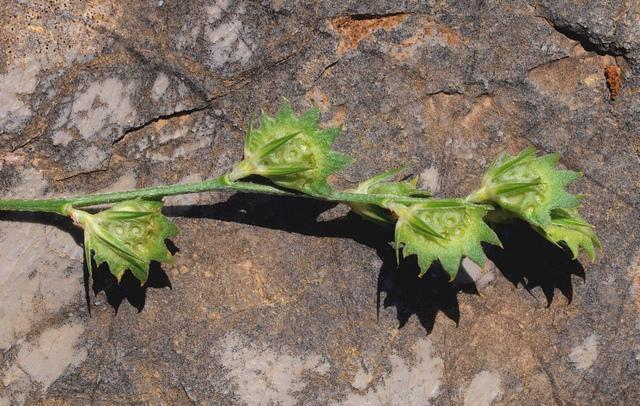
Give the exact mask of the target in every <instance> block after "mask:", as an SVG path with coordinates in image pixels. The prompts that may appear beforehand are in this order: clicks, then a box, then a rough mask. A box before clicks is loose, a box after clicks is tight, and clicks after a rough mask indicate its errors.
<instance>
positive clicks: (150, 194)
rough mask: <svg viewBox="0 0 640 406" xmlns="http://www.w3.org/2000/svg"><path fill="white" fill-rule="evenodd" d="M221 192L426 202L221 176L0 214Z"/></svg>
mask: <svg viewBox="0 0 640 406" xmlns="http://www.w3.org/2000/svg"><path fill="white" fill-rule="evenodd" d="M222 190H230V191H237V192H245V193H261V194H271V195H280V196H298V197H307V198H313V199H318V200H326V201H333V202H343V203H369V204H378V205H380V204H382V202H384V201H385V200H393V201H395V202H398V203H404V204H411V203H419V202H424V201H425V200H426V198H419V197H406V196H396V195H376V194H364V193H353V192H340V191H335V192H333V193H331V194H330V195H305V194H300V193H294V192H290V191H286V190H283V189H279V188H277V187H274V186H269V185H261V184H257V183H252V182H231V181H229V180H228V179H227V178H226V177H225V176H220V177H218V178H214V179H209V180H205V181H203V182H197V183H187V184H179V185H167V186H156V187H149V188H143V189H136V190H130V191H126V192H111V193H101V194H96V195H86V196H78V197H67V198H60V199H34V200H29V199H0V210H11V211H32V212H48V213H57V214H62V215H68V212H69V210H70V209H71V208H80V207H89V206H97V205H102V204H109V203H117V202H122V201H125V200H131V199H161V198H163V197H166V196H174V195H182V194H189V193H199V192H210V191H222Z"/></svg>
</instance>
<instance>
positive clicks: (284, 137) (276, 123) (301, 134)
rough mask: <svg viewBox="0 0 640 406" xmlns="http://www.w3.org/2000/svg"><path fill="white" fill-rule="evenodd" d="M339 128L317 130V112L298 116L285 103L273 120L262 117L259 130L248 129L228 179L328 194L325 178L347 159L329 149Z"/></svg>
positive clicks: (347, 160)
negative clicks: (262, 180) (254, 179)
mask: <svg viewBox="0 0 640 406" xmlns="http://www.w3.org/2000/svg"><path fill="white" fill-rule="evenodd" d="M339 134H340V129H338V128H324V129H322V128H320V127H318V111H317V110H315V109H314V110H310V111H307V112H306V113H304V114H302V115H301V116H299V117H298V116H297V115H296V114H295V113H294V112H293V110H292V109H291V104H290V103H289V102H285V104H284V105H283V106H282V108H281V109H280V111H279V112H278V114H277V115H276V116H275V117H270V116H268V115H266V114H264V113H263V114H262V115H261V117H260V120H259V126H258V128H250V129H249V132H248V134H247V140H246V143H245V148H244V159H243V160H242V161H240V162H238V163H237V164H236V165H235V166H234V169H233V171H232V172H231V174H230V175H229V179H230V180H232V181H234V180H238V179H241V178H244V177H247V176H249V175H261V176H264V177H267V178H269V179H271V181H273V182H274V183H275V184H277V185H280V186H283V187H286V188H289V189H294V190H299V191H302V192H305V193H311V194H321V195H323V194H328V193H329V192H330V190H331V189H330V187H329V184H328V182H327V177H328V176H329V175H331V174H332V173H334V172H337V171H339V170H340V169H342V168H344V167H345V166H347V165H348V163H349V162H350V159H349V157H347V156H346V155H342V154H339V153H337V152H335V151H333V150H332V149H331V147H332V145H333V142H334V141H335V139H336V137H337V136H338V135H339Z"/></svg>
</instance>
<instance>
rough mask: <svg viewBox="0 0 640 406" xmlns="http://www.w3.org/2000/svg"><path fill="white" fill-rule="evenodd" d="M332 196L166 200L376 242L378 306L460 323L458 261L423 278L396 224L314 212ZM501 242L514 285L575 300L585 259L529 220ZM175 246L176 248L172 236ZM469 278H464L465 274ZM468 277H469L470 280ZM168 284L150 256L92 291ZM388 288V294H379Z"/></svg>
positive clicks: (493, 250)
mask: <svg viewBox="0 0 640 406" xmlns="http://www.w3.org/2000/svg"><path fill="white" fill-rule="evenodd" d="M334 206H335V204H334V203H329V202H323V201H317V200H310V199H309V200H308V199H301V198H297V197H283V196H269V195H259V194H240V193H238V194H234V195H232V196H231V197H230V198H229V199H227V200H226V201H224V202H221V203H217V204H212V205H200V206H172V207H167V208H165V213H166V214H168V215H169V216H176V217H188V218H210V219H215V220H220V221H229V222H236V223H242V224H248V225H254V226H259V227H265V228H270V229H277V230H283V231H287V232H292V233H298V234H302V235H310V236H319V237H330V238H349V239H353V240H354V241H356V242H358V243H361V244H364V245H366V246H368V247H371V248H373V249H375V250H376V253H377V255H378V256H379V257H380V259H381V260H382V266H381V268H380V270H379V274H378V289H377V291H378V292H377V299H378V300H377V309H376V312H377V314H379V310H380V306H381V305H382V306H384V307H385V308H387V307H395V308H396V317H397V319H398V322H399V326H400V327H402V326H404V325H405V324H406V323H407V322H408V320H409V319H410V318H411V316H412V315H414V314H415V315H416V317H417V318H418V320H419V322H420V324H421V325H422V326H423V327H424V329H425V330H426V331H427V333H430V332H431V331H432V330H433V327H434V324H435V320H436V317H437V315H438V313H439V312H442V313H443V314H444V315H445V316H447V317H448V318H449V319H451V320H453V321H454V322H455V323H456V324H458V322H459V320H460V309H459V302H458V294H459V293H465V294H477V293H478V292H477V289H476V287H475V285H474V284H473V281H472V279H470V277H469V276H468V275H466V274H465V271H464V270H463V269H460V273H459V277H458V278H456V280H455V281H454V282H450V281H449V278H448V275H447V274H446V273H445V272H444V271H443V270H442V269H441V268H440V266H439V265H438V264H437V263H436V264H434V266H432V267H431V269H429V271H428V272H427V274H426V275H425V276H424V277H423V278H418V274H419V268H418V265H417V262H416V259H415V257H409V258H407V259H403V260H401V262H400V264H399V265H398V264H397V263H396V256H395V250H394V249H393V247H392V246H391V245H390V241H393V229H392V228H391V227H383V226H379V225H376V224H373V223H370V222H367V221H365V220H363V219H361V218H360V217H359V216H357V215H354V214H352V213H349V214H347V215H346V216H343V217H339V218H336V219H333V220H329V221H317V220H315V219H317V218H318V216H320V214H321V213H323V212H325V211H327V210H329V209H331V208H332V207H334ZM0 220H11V221H25V222H38V223H41V224H48V225H53V226H55V227H58V228H60V229H62V230H64V231H66V232H70V233H71V234H72V235H73V237H74V239H75V240H76V242H77V243H78V244H81V243H82V231H81V230H80V229H78V228H76V227H74V226H73V225H72V224H71V223H70V222H69V221H68V220H67V219H66V218H64V217H62V216H57V215H53V214H30V213H19V212H18V213H16V212H2V213H0ZM494 229H495V230H496V232H497V234H498V236H499V237H500V239H501V241H502V242H503V246H504V249H501V248H499V247H494V246H489V245H487V246H485V251H486V253H487V256H488V257H489V258H490V259H491V260H492V261H493V262H494V263H495V264H496V266H497V267H498V269H500V271H501V272H502V274H503V275H504V276H505V277H506V278H507V279H508V280H509V281H511V282H512V283H513V284H514V286H518V285H522V286H523V287H524V288H525V289H527V290H528V291H529V292H531V291H532V290H533V289H534V288H536V287H540V288H541V289H542V291H543V292H544V295H545V297H546V299H547V305H550V304H551V302H552V301H553V298H554V293H555V290H556V289H558V290H559V291H560V292H561V293H562V294H563V295H564V296H565V297H566V298H567V299H568V301H569V302H571V299H572V296H573V285H572V278H571V276H572V275H576V276H579V277H581V278H582V279H584V278H585V273H584V269H583V267H582V265H581V264H580V263H579V262H578V261H576V260H573V259H572V258H571V255H570V254H569V253H568V252H567V251H565V250H563V249H561V248H560V247H557V246H556V245H554V244H552V243H550V242H548V241H547V240H545V239H544V238H543V237H541V236H540V235H539V234H537V233H536V232H535V231H533V230H532V229H531V228H530V227H529V226H528V225H526V224H524V223H523V224H509V225H496V226H494ZM167 242H168V246H169V249H170V251H171V252H172V253H174V254H175V253H176V252H177V251H178V250H177V248H176V247H175V245H173V244H172V243H171V242H170V241H167ZM84 281H85V293H86V300H87V305H89V303H90V299H89V292H90V286H89V281H88V275H87V271H86V264H85V279H84ZM463 281H466V282H463ZM469 281H471V283H469ZM165 287H169V288H171V282H170V280H169V278H168V276H167V274H166V273H165V272H164V270H163V269H162V268H161V266H160V264H159V263H156V262H152V263H151V269H150V272H149V279H148V281H147V283H146V284H145V285H144V286H140V283H139V281H138V280H137V279H135V278H134V277H133V275H132V274H131V273H130V272H126V273H125V275H124V276H123V278H122V280H121V281H120V283H119V284H118V283H117V281H116V279H115V277H114V276H113V275H111V273H110V272H109V270H108V268H107V266H106V265H104V264H103V265H102V266H100V267H95V266H94V281H93V284H92V288H93V291H94V294H98V293H99V292H101V291H104V292H105V294H106V296H107V301H108V302H109V304H110V305H111V306H112V307H113V308H114V310H115V311H116V312H117V310H118V308H119V307H120V305H121V303H122V302H123V301H124V300H125V299H126V300H127V301H128V302H129V303H130V304H131V305H132V306H134V307H135V308H136V309H138V311H141V310H142V309H143V308H144V305H145V299H146V291H147V289H148V288H165ZM382 293H384V300H381V299H382Z"/></svg>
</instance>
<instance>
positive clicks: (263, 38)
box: [0, 0, 640, 405]
mask: <svg viewBox="0 0 640 406" xmlns="http://www.w3.org/2000/svg"><path fill="white" fill-rule="evenodd" d="M5 3H7V4H4V5H3V7H2V11H1V12H0V21H1V22H2V30H0V193H1V196H3V197H4V196H11V197H17V196H47V195H70V194H77V193H88V192H93V191H97V190H107V189H123V188H131V187H134V186H139V187H141V186H151V185H156V184H164V183H174V182H181V181H186V180H189V179H200V178H203V179H204V178H208V177H212V176H216V175H219V174H221V173H223V172H225V171H227V170H229V169H230V167H231V165H232V164H233V162H234V161H235V160H237V159H239V158H240V157H241V154H242V142H243V136H244V131H245V129H246V128H247V127H248V124H249V121H250V118H251V117H252V114H254V113H256V112H259V111H260V110H261V109H264V110H266V111H268V112H274V111H275V110H276V109H277V107H278V106H279V104H280V103H281V102H282V100H283V98H288V99H289V100H291V102H292V104H293V106H294V107H295V108H296V109H298V110H302V109H306V108H309V107H312V106H317V107H318V108H319V109H320V111H321V116H322V120H323V122H325V123H327V124H328V125H329V124H330V125H340V126H343V130H344V131H343V134H342V136H341V137H340V138H339V140H338V142H337V149H339V150H341V151H343V152H345V153H348V154H351V155H352V156H353V157H354V158H355V161H354V164H353V165H352V166H351V167H349V168H348V169H346V170H345V171H343V172H342V173H340V174H338V175H337V176H335V178H334V179H333V181H334V183H335V184H336V185H339V186H344V187H351V186H353V185H355V184H356V182H358V181H361V180H363V179H366V178H367V177H369V176H371V175H374V174H376V173H379V172H380V171H383V170H385V169H389V168H394V167H398V166H400V165H402V164H405V163H406V164H409V165H411V167H412V168H413V170H414V171H416V175H419V174H421V173H422V174H423V179H422V181H423V183H424V184H425V185H427V186H428V187H430V188H433V189H434V190H433V191H434V192H437V194H438V196H464V195H466V194H467V193H469V192H470V191H472V190H473V189H474V188H475V187H476V185H477V184H478V183H479V181H480V178H481V176H482V172H483V170H484V169H485V168H486V167H487V166H488V165H489V163H490V162H491V160H492V158H493V157H494V156H495V155H496V154H497V152H499V151H501V150H508V151H510V152H515V151H518V150H519V149H521V148H522V147H524V146H527V145H533V146H535V147H537V148H538V149H540V150H542V151H548V152H550V151H557V152H559V153H560V154H561V156H562V160H561V164H562V165H563V166H565V167H567V168H571V169H573V170H579V171H582V172H583V173H584V178H583V179H582V180H580V181H578V182H577V183H576V184H575V185H574V187H573V191H574V192H584V193H586V194H588V197H587V198H586V199H585V201H584V208H583V212H584V215H585V217H586V218H587V219H588V220H589V221H591V222H592V223H593V224H595V226H596V229H597V232H598V235H599V236H600V238H601V240H602V243H603V250H602V251H601V252H600V255H599V259H598V260H597V261H596V262H595V263H593V264H591V263H588V262H586V261H583V266H584V271H583V270H582V269H581V268H580V267H579V266H577V265H576V264H575V263H573V262H571V261H570V260H568V259H567V258H565V257H563V256H562V255H560V254H559V253H558V252H557V250H554V249H552V248H550V247H549V246H548V245H545V244H544V243H543V242H541V241H540V240H539V239H536V237H535V236H532V235H530V234H527V233H526V232H525V231H523V230H522V229H518V228H509V227H506V228H504V229H501V230H500V233H501V236H502V237H503V241H508V242H509V246H507V245H508V244H505V250H504V251H502V250H499V249H490V250H488V254H489V256H490V257H491V259H492V260H493V262H494V263H495V265H496V267H497V269H498V271H495V275H494V280H493V281H491V283H489V284H487V285H486V286H484V285H483V287H482V289H481V291H482V295H477V294H473V293H475V292H476V291H475V289H474V288H473V285H469V284H459V283H454V284H450V283H449V282H448V280H446V278H443V277H442V276H441V275H440V274H438V273H437V271H436V270H434V271H433V272H430V273H429V274H427V275H426V276H425V277H424V278H422V279H417V278H416V277H415V275H414V274H415V273H416V269H415V266H411V264H410V261H409V263H408V264H404V265H403V266H402V267H401V269H396V268H395V257H394V253H393V249H392V248H391V247H390V246H389V245H388V244H387V242H388V241H389V239H388V236H387V235H386V234H385V232H384V231H381V230H379V229H377V228H376V227H374V226H370V225H364V224H363V223H361V222H359V221H358V220H356V219H353V218H351V217H347V219H346V220H345V219H343V218H342V217H339V216H338V215H339V214H340V213H341V212H340V209H338V210H336V211H331V212H327V210H329V209H331V207H330V206H327V205H324V204H321V203H316V202H310V201H307V200H300V201H298V200H291V199H280V198H274V197H265V196H241V195H238V196H235V195H234V196H231V195H230V194H205V195H201V196H197V197H196V198H194V199H193V200H179V199H178V200H174V203H175V204H177V205H178V206H177V208H175V209H169V213H172V214H174V215H176V216H177V217H176V218H175V220H176V222H177V223H178V225H179V226H180V229H181V234H180V235H179V236H178V237H177V238H175V240H174V243H175V244H176V245H177V247H179V249H180V251H179V252H178V253H177V256H176V263H175V264H174V265H172V266H167V267H166V268H165V271H166V275H167V277H168V279H170V281H171V286H172V289H171V290H168V289H146V291H143V290H141V289H139V288H136V285H135V284H133V283H132V284H127V283H128V282H127V281H126V280H125V282H124V283H125V285H124V286H125V287H127V289H129V290H124V289H123V288H122V287H121V288H116V287H114V286H111V285H109V283H110V282H109V280H108V279H107V278H104V280H102V282H100V284H99V286H101V287H102V288H105V289H107V290H108V292H109V296H108V297H105V293H100V294H99V295H98V299H97V303H102V304H100V305H95V306H94V307H93V309H92V315H91V317H89V315H88V311H87V308H86V305H85V302H84V298H83V294H82V281H81V275H82V271H83V269H82V259H81V258H82V251H81V247H79V246H77V244H74V242H73V238H72V237H75V238H76V239H77V238H78V237H79V236H78V235H77V232H76V233H75V234H68V233H67V231H70V230H72V227H71V226H70V225H69V223H68V222H66V221H64V219H58V218H53V217H48V216H18V217H15V216H9V215H7V214H0V216H1V217H0V247H1V248H2V252H0V321H2V325H3V328H2V333H1V334H0V346H1V347H2V352H0V404H6V403H15V404H23V403H24V404H39V403H44V402H50V403H55V402H59V403H71V404H76V403H81V404H84V403H103V404H112V403H113V404H115V403H167V404H183V403H189V402H193V403H198V402H201V403H203V404H245V403H248V404H276V403H281V404H294V403H297V404H334V403H341V402H344V403H362V402H365V401H369V402H372V404H375V402H383V401H385V400H386V402H388V403H393V402H395V401H398V402H399V403H402V404H416V405H418V404H420V405H422V404H424V403H426V402H427V401H428V402H431V403H434V404H461V403H468V404H487V403H491V402H493V403H501V404H552V403H576V404H594V403H595V404H609V403H616V404H618V403H620V404H634V403H637V402H638V399H639V398H640V387H639V386H638V385H637V384H635V382H637V376H638V374H639V373H640V361H639V359H640V329H639V328H638V326H640V296H638V294H639V293H638V292H640V251H639V249H638V247H639V246H640V245H639V243H640V235H639V233H640V211H639V209H640V203H639V202H640V187H639V186H640V182H639V179H640V126H639V124H638V123H640V98H639V97H638V94H640V32H639V31H638V30H639V28H638V27H639V25H638V23H637V22H638V20H639V19H640V12H639V11H638V10H640V8H639V5H638V3H637V1H633V0H632V1H626V2H624V1H607V2H579V4H576V2H557V1H529V2H524V1H514V2H507V1H480V2H435V1H376V2H361V1H332V2H312V1H294V2H286V1H281V0H269V1H262V2H246V1H238V2H236V1H228V0H194V1H189V2H180V1H170V0H166V1H156V0H153V1H138V2H119V1H102V2H86V1H81V0H71V1H43V0H28V1H15V2H5ZM611 66H613V67H619V68H620V69H621V78H620V81H619V83H620V84H621V86H620V89H619V94H618V95H617V98H615V100H612V97H611V93H610V89H609V88H608V87H607V78H606V77H605V69H606V68H607V67H611ZM429 168H433V169H434V170H436V172H437V173H436V172H434V173H436V174H437V176H435V175H433V173H432V172H429V171H430V170H431V169H429ZM434 176H435V178H434ZM194 204H209V205H208V206H192V205H194ZM325 212H327V214H324V215H322V216H320V215H321V214H322V213H325ZM319 216H320V219H321V221H319V222H316V219H318V218H319ZM14 220H21V222H19V223H17V222H14ZM34 221H35V223H33V222H34ZM583 274H584V275H585V277H584V278H580V277H579V276H580V275H583ZM162 275H163V274H162V272H160V271H159V270H156V271H155V277H154V279H153V284H152V285H154V286H157V287H162V286H165V287H166V286H167V280H166V279H163V278H162ZM129 282H132V281H129ZM477 288H478V289H480V287H477ZM377 290H379V292H377ZM118 293H119V294H120V295H121V296H120V297H119V299H118ZM122 295H124V296H122ZM379 295H380V302H381V303H380V306H381V307H380V309H379V312H378V311H377V310H376V306H377V303H378V297H379ZM125 299H128V301H129V302H130V303H131V304H132V305H129V304H128V303H127V300H125ZM118 300H120V301H124V303H122V305H121V306H120V307H119V308H118V311H117V313H115V312H114V308H113V307H112V306H111V305H109V304H108V303H118ZM143 306H144V309H143V311H141V312H138V310H137V308H141V307H143ZM136 307H137V308H136ZM7 321H8V322H7ZM7 325H9V326H10V329H6V327H5V326H7ZM398 325H401V326H402V327H401V328H398ZM47 348H48V349H50V351H48V350H46V349H47ZM39 366H40V367H39Z"/></svg>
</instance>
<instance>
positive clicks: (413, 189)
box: [349, 168, 429, 224]
mask: <svg viewBox="0 0 640 406" xmlns="http://www.w3.org/2000/svg"><path fill="white" fill-rule="evenodd" d="M402 171H404V168H398V169H394V170H391V171H388V172H384V173H382V174H380V175H377V176H374V177H373V178H371V179H368V180H366V181H364V182H362V183H360V185H358V187H357V188H356V189H354V190H353V192H354V193H362V194H376V195H393V196H407V197H428V196H429V192H428V191H426V190H421V189H418V187H417V183H418V178H413V179H408V180H403V181H397V182H394V181H392V180H391V179H393V178H394V177H395V176H396V175H398V174H399V173H401V172H402ZM349 205H350V206H351V209H352V210H353V211H354V212H355V213H356V214H358V215H360V216H362V217H363V218H365V219H367V220H372V221H374V222H377V223H388V224H393V223H395V222H396V220H395V218H394V217H393V216H392V215H391V212H389V210H388V209H386V208H384V207H380V206H378V205H374V204H366V203H349Z"/></svg>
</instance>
